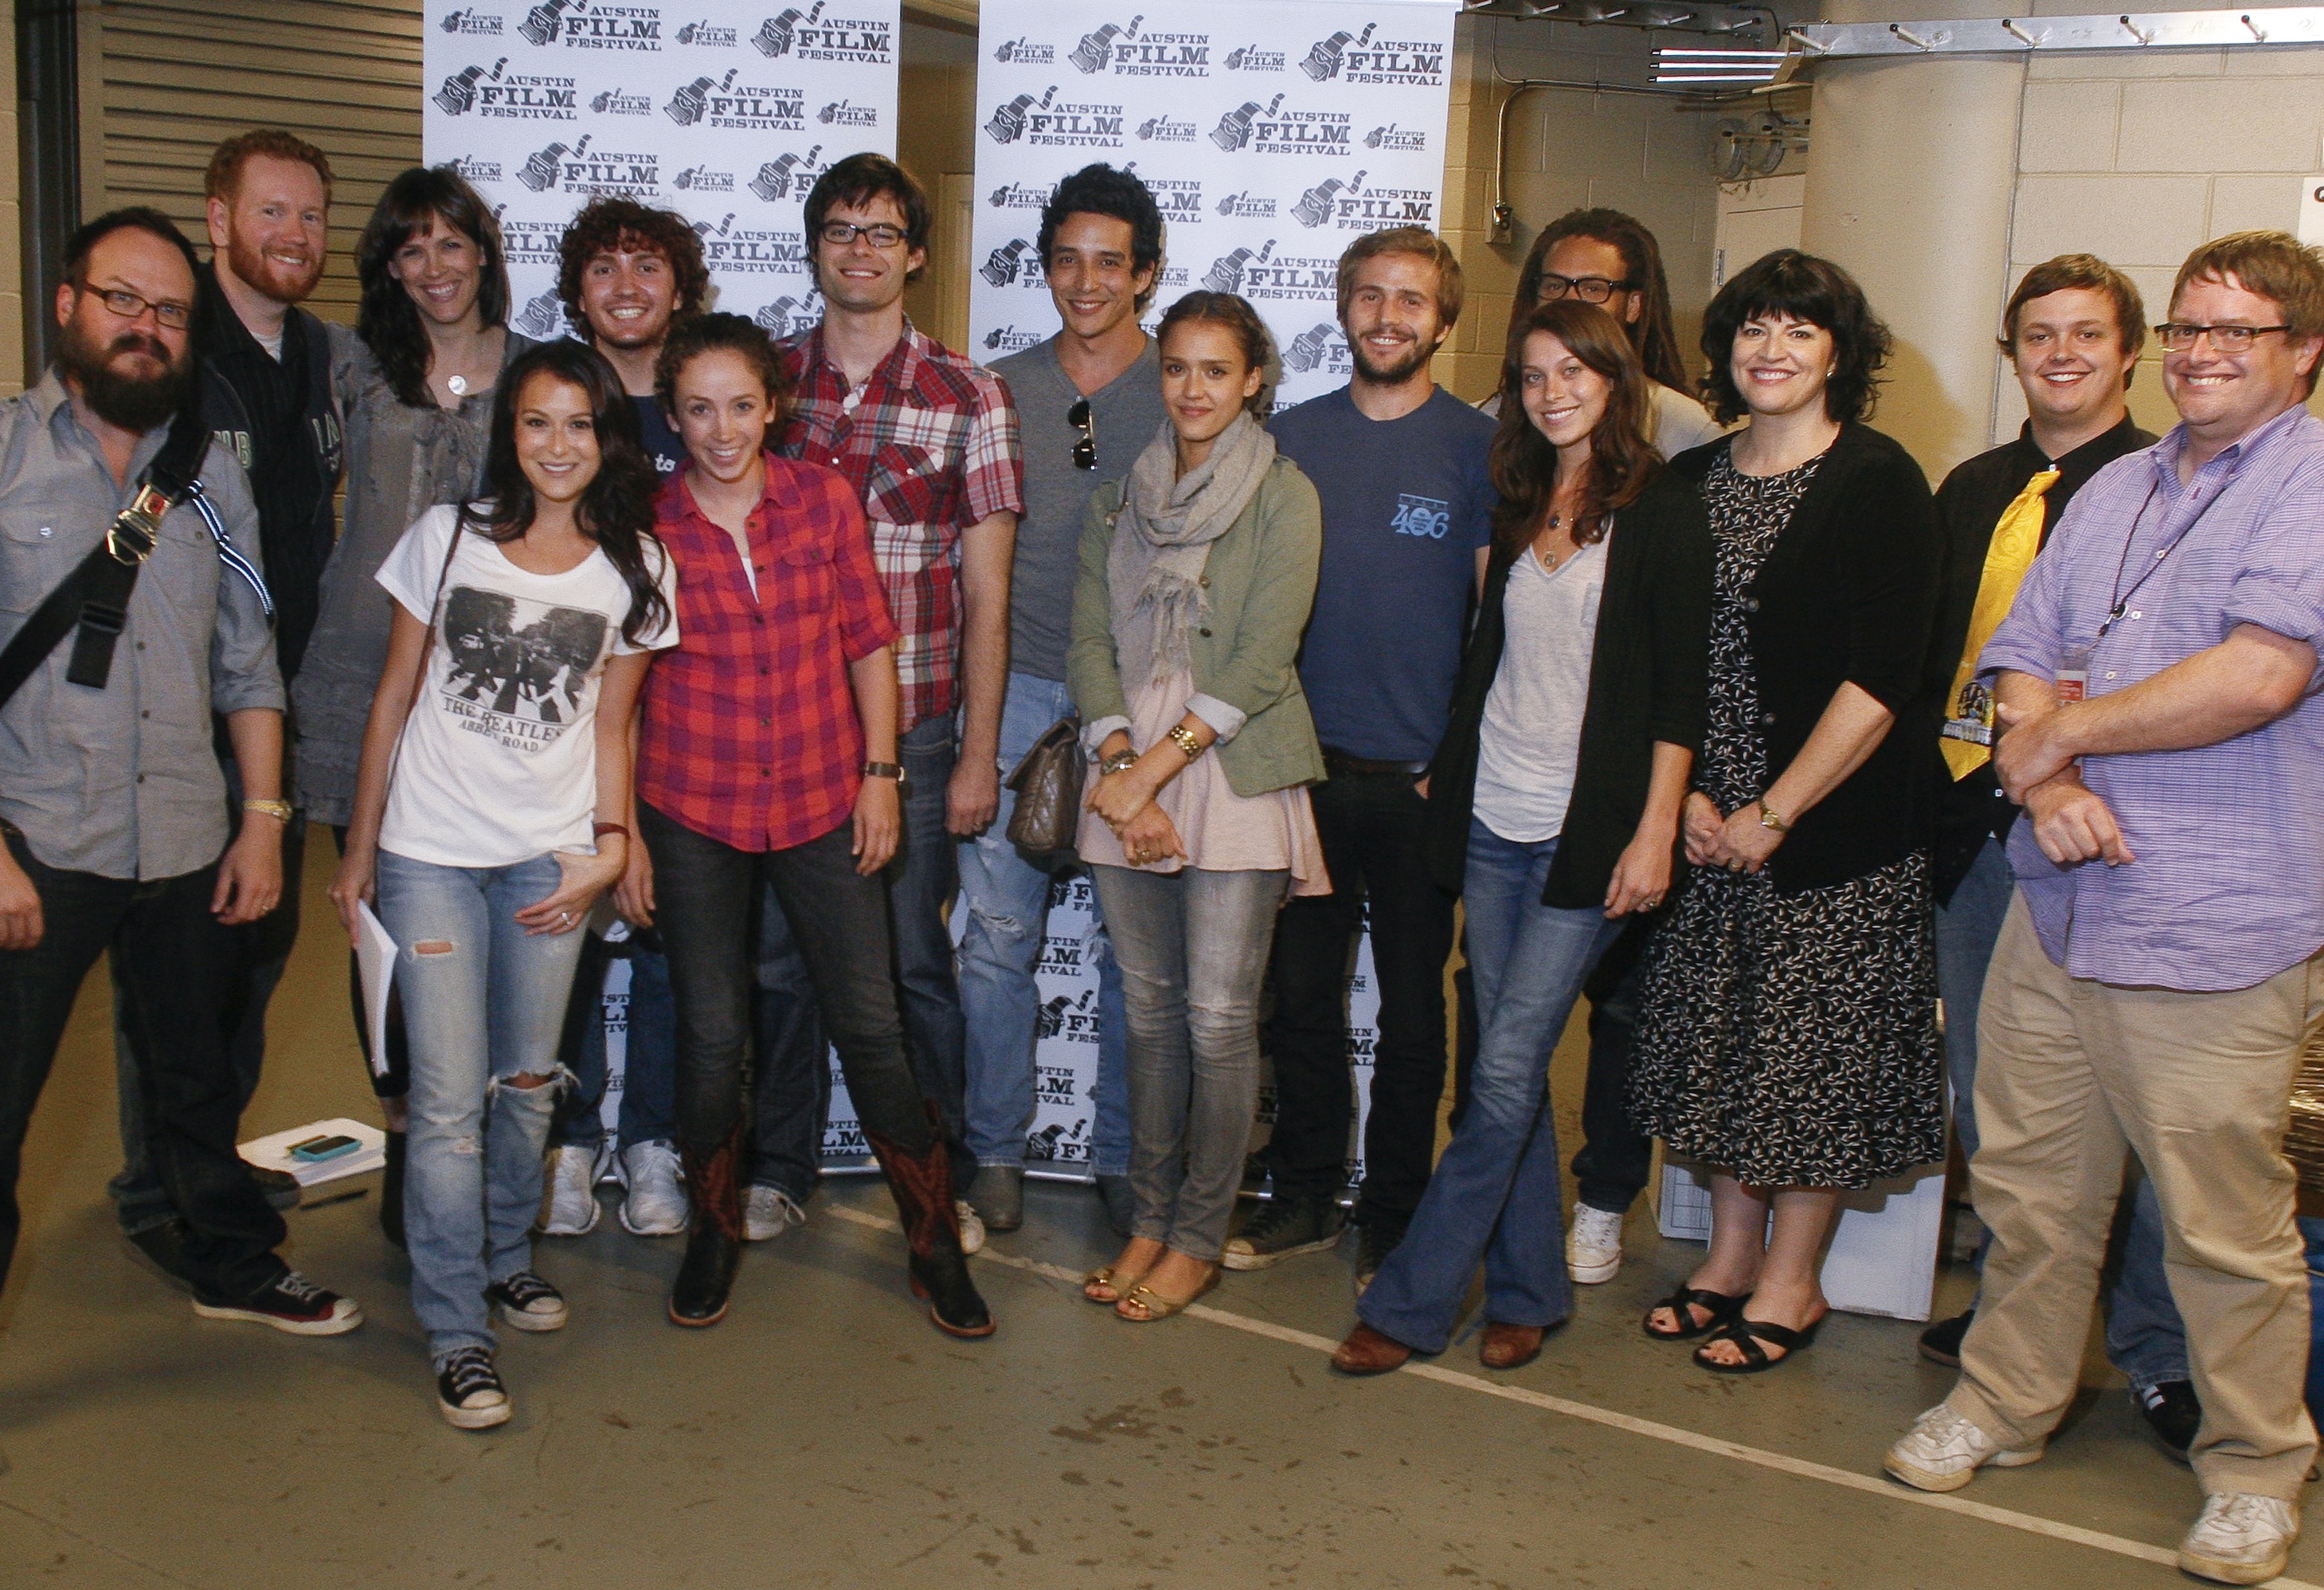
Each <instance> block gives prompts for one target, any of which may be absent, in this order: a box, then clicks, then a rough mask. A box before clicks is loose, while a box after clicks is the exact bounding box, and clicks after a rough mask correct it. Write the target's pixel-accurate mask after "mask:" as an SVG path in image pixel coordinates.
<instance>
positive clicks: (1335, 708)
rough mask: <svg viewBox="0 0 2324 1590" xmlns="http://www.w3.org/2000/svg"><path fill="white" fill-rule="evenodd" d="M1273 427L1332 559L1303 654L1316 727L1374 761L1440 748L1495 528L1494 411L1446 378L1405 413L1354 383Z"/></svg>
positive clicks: (1326, 560)
mask: <svg viewBox="0 0 2324 1590" xmlns="http://www.w3.org/2000/svg"><path fill="white" fill-rule="evenodd" d="M1268 430H1270V431H1272V432H1273V433H1274V436H1275V444H1276V447H1277V448H1278V449H1279V450H1280V451H1281V452H1282V453H1283V454H1284V455H1285V456H1286V457H1287V458H1290V459H1291V461H1292V462H1293V463H1295V464H1296V465H1298V466H1299V467H1300V469H1301V470H1302V471H1303V472H1304V473H1305V475H1306V476H1307V478H1308V479H1309V480H1311V481H1313V482H1314V485H1315V492H1316V495H1318V496H1320V497H1322V498H1323V571H1322V574H1321V576H1320V577H1319V578H1318V579H1317V582H1316V586H1315V611H1314V616H1313V617H1312V618H1310V619H1309V620H1308V622H1307V639H1306V642H1305V645H1304V646H1302V648H1301V649H1300V653H1299V682H1300V683H1301V685H1303V686H1304V687H1305V689H1306V692H1307V706H1308V708H1309V710H1310V711H1312V712H1313V713H1314V716H1315V733H1316V735H1317V736H1318V737H1319V738H1320V739H1322V741H1323V744H1325V745H1327V746H1329V747H1330V748H1331V749H1333V750H1334V751H1342V752H1345V753H1347V754H1349V755H1351V756H1361V757H1366V758H1369V759H1370V760H1373V761H1379V762H1425V761H1427V760H1428V759H1429V758H1430V757H1432V756H1434V755H1435V754H1436V743H1437V741H1439V740H1440V739H1442V738H1443V735H1444V725H1445V719H1446V716H1447V715H1448V714H1449V713H1450V712H1451V710H1452V686H1453V684H1454V682H1455V681H1456V680H1457V679H1459V677H1460V673H1461V642H1462V628H1461V625H1462V618H1463V617H1464V616H1465V615H1466V614H1467V611H1468V602H1469V595H1470V593H1471V591H1472V590H1474V589H1475V588H1476V583H1477V549H1478V548H1480V547H1482V546H1484V545H1486V544H1487V543H1488V542H1489V541H1490V540H1491V539H1492V523H1491V514H1492V511H1493V488H1492V484H1491V482H1490V480H1489V478H1488V477H1487V476H1486V471H1485V455H1486V453H1487V451H1488V449H1489V448H1490V447H1491V445H1492V440H1493V421H1490V420H1489V419H1487V418H1486V417H1485V416H1484V415H1482V414H1480V413H1479V412H1477V411H1476V410H1474V409H1472V408H1471V407H1470V406H1469V405H1468V404H1466V403H1464V402H1462V401H1461V400H1460V399H1458V398H1456V397H1454V396H1453V395H1452V393H1448V392H1446V391H1445V390H1444V389H1443V387H1438V388H1437V389H1436V391H1435V392H1434V393H1431V394H1430V396H1429V399H1428V401H1427V402H1425V403H1423V404H1421V405H1420V407H1418V408H1416V409H1415V410H1414V411H1412V412H1411V413H1409V414H1406V415H1405V416H1404V417H1403V418H1401V419H1398V420H1387V421H1380V420H1368V419H1366V418H1365V417H1364V415H1363V413H1362V411H1360V410H1359V409H1358V408H1357V407H1356V405H1355V402H1354V400H1352V399H1351V398H1350V397H1349V395H1348V389H1347V388H1346V387H1344V386H1343V387H1342V388H1341V389H1340V390H1339V391H1337V392H1333V393H1325V394H1324V395H1323V396H1322V397H1319V398H1312V399H1310V400H1309V401H1307V402H1304V403H1302V404H1300V405H1299V406H1298V407H1297V408H1296V409H1293V410H1290V411H1288V412H1286V413H1283V414H1278V415H1277V416H1276V418H1275V419H1274V421H1272V422H1270V423H1269V425H1268Z"/></svg>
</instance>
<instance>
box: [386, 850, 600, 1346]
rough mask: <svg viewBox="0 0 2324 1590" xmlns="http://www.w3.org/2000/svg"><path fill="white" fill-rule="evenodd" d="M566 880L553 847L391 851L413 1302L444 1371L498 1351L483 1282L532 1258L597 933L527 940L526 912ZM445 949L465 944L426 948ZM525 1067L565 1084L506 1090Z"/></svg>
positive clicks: (389, 924) (390, 907)
mask: <svg viewBox="0 0 2324 1590" xmlns="http://www.w3.org/2000/svg"><path fill="white" fill-rule="evenodd" d="M557 883H558V864H557V857H556V856H555V855H548V854H544V855H536V856H534V857H533V858H532V859H531V860H530V861H521V862H517V863H515V864H512V865H509V866H503V867H447V866H438V865H436V864H432V863H429V862H424V861H413V860H412V859H411V858H410V857H409V856H402V855H392V854H391V853H390V852H387V851H382V852H380V856H379V920H380V921H381V923H382V924H383V925H384V926H385V927H386V929H387V930H388V932H389V933H390V934H391V935H392V936H393V938H394V939H395V943H396V950H397V954H396V957H395V979H396V984H397V985H398V987H399V988H401V991H402V1000H403V1026H404V1031H405V1034H406V1035H407V1037H408V1038H409V1039H410V1045H411V1092H410V1095H409V1096H410V1106H411V1127H410V1132H411V1135H410V1160H409V1163H408V1167H407V1169H406V1171H405V1181H404V1194H403V1229H404V1234H405V1237H406V1239H407V1241H408V1243H409V1244H410V1255H411V1308H412V1311H413V1312H414V1313H415V1314H417V1315H419V1316H420V1325H421V1326H422V1327H425V1328H426V1330H427V1332H428V1352H429V1356H430V1357H431V1358H433V1359H434V1360H435V1361H436V1362H437V1363H438V1364H440V1363H442V1362H443V1360H444V1358H445V1357H446V1355H447V1354H450V1353H451V1352H452V1351H453V1350H454V1349H456V1348H459V1347H489V1346H491V1345H493V1332H492V1327H491V1325H490V1323H489V1315H488V1310H487V1308H486V1307H485V1304H484V1288H485V1287H487V1286H489V1285H491V1284H492V1283H493V1282H494V1281H501V1280H507V1279H508V1278H509V1277H510V1276H512V1275H514V1274H516V1273H517V1272H518V1271H523V1270H529V1269H530V1268H531V1267H532V1236H531V1232H532V1222H533V1217H534V1216H536V1215H538V1214H539V1212H540V1183H541V1169H542V1156H543V1154H544V1153H545V1152H546V1151H547V1148H548V1144H549V1116H550V1115H551V1114H553V1113H554V1112H555V1110H556V1107H557V1084H558V1082H561V1081H564V1080H567V1079H568V1074H567V1073H566V1072H565V1071H564V1070H563V1068H561V1067H559V1065H558V1060H557V1040H558V1031H559V1029H560V1028H562V1026H563V1025H564V1021H565V1004H566V999H567V995H569V994H571V993H572V991H573V968H574V966H575V965H576V963H577V962H578V961H579V959H580V957H581V940H582V938H583V935H584V933H586V929H576V930H575V931H573V932H570V933H542V934H529V933H527V932H526V931H525V930H524V927H523V925H522V924H521V923H520V922H519V921H517V920H516V913H517V912H518V911H521V910H522V909H523V908H524V907H526V906H528V905H530V904H532V903H533V902H534V901H537V900H540V899H543V898H545V897H546V896H548V895H549V894H550V893H552V892H555V890H556V888H557ZM439 943H440V944H447V945H449V946H450V947H451V948H448V949H447V950H443V951H432V950H429V951H422V950H420V949H419V948H417V947H418V946H420V945H429V946H433V945H436V944H439ZM524 1075H530V1076H534V1077H549V1078H552V1079H553V1080H552V1081H550V1082H549V1083H545V1084H543V1085H541V1086H537V1087H512V1086H506V1084H507V1082H508V1079H509V1078H511V1077H518V1076H524Z"/></svg>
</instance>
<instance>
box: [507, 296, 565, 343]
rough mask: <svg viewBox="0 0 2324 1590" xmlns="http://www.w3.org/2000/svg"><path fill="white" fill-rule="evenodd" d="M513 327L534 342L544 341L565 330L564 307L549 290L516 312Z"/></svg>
mask: <svg viewBox="0 0 2324 1590" xmlns="http://www.w3.org/2000/svg"><path fill="white" fill-rule="evenodd" d="M515 326H516V328H517V329H518V330H519V331H521V332H523V333H524V334H525V335H526V336H527V337H531V338H532V339H533V340H534V341H536V342H539V341H545V340H546V339H548V338H549V337H556V336H559V335H561V334H562V333H563V332H564V330H565V305H564V302H563V301H562V300H559V299H558V296H557V289H555V288H554V287H552V288H550V289H549V291H546V292H543V293H541V294H540V295H539V297H537V298H535V299H534V300H532V301H531V302H530V303H528V304H526V305H525V306H524V308H523V309H521V310H518V311H517V315H516V319H515Z"/></svg>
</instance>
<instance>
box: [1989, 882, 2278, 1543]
mask: <svg viewBox="0 0 2324 1590" xmlns="http://www.w3.org/2000/svg"><path fill="white" fill-rule="evenodd" d="M2319 970H2324V957H2319V959H2317V960H2314V961H2310V962H2306V963H2303V964H2301V965H2300V966H2292V967H2291V968H2289V969H2288V970H2285V971H2282V972H2279V973H2278V974H2276V975H2274V976H2273V977H2271V978H2269V979H2268V980H2267V981H2266V982H2264V983H2262V984H2260V985H2257V986H2256V987H2252V988H2245V989H2238V990H2236V991H2235V992H2233V993H2227V994H2186V993H2181V992H2179V991H2177V990H2173V989H2167V988H2123V987H2116V986H2114V985H2109V984H2104V983H2097V982H2091V981H2089V980H2087V979H2083V978H2078V977H2070V976H2069V975H2067V974H2066V973H2065V972H2064V970H2063V969H2061V968H2060V967H2058V966H2052V964H2051V963H2050V959H2049V957H2047V956H2045V955H2043V953H2042V946H2041V943H2040V941H2039V940H2038V939H2037V938H2035V937H2034V932H2033V918H2032V916H2031V914H2030V913H2029V912H2028V911H2027V910H2026V907H2025V901H2024V896H2023V895H2022V894H2021V895H2019V896H2018V897H2017V898H2016V899H2015V900H2013V901H2011V902H2010V906H2009V916H2008V920H2006V922H2005V923H2004V924H2003V927H2002V929H2001V938H2000V941H1999V943H1998V944H1997V946H1996V947H1995V949H1994V954H1993V964H1992V966H1991V968H1990V970H1988V971H1987V974H1986V981H1985V997H1984V1007H1983V1009H1982V1011H1981V1012H1979V1018H1978V1030H1977V1038H1978V1072H1977V1126H1978V1139H1979V1146H1978V1153H1977V1158H1976V1159H1975V1160H1973V1161H1972V1162H1971V1164H1970V1167H1969V1169H1970V1176H1971V1180H1972V1185H1973V1187H1974V1189H1975V1193H1976V1199H1977V1212H1978V1215H1979V1216H1981V1217H1982V1218H1983V1219H1984V1221H1985V1223H1986V1225H1987V1226H1988V1227H1990V1228H1991V1229H1992V1232H1993V1248H1992V1252H1991V1253H1989V1254H1988V1255H1987V1259H1986V1264H1985V1287H1984V1292H1983V1295H1982V1297H1981V1299H1979V1301H1978V1310H1977V1320H1976V1323H1975V1324H1974V1325H1973V1326H1971V1327H1970V1329H1969V1336H1968V1339H1967V1340H1965V1341H1964V1342H1963V1343H1962V1344H1961V1376H1960V1383H1959V1384H1957V1385H1956V1386H1955V1387H1954V1388H1953V1391H1952V1395H1951V1396H1950V1398H1949V1399H1948V1400H1949V1401H1950V1404H1951V1405H1952V1408H1953V1410H1954V1411H1955V1412H1957V1413H1959V1414H1960V1415H1961V1417H1963V1418H1964V1419H1969V1421H1970V1422H1971V1423H1973V1424H1975V1425H1977V1426H1978V1428H1981V1429H1983V1430H1984V1431H1985V1432H1986V1433H1987V1435H1989V1436H1992V1437H1995V1438H1996V1439H1997V1440H1999V1441H2000V1442H2001V1443H2002V1444H2003V1445H2004V1446H2005V1447H2012V1448H2022V1447H2032V1446H2034V1445H2036V1444H2037V1443H2039V1442H2040V1441H2042V1440H2043V1439H2044V1438H2046V1437H2048V1435H2049V1434H2050V1431H2051V1429H2052V1428H2053V1427H2054V1426H2055V1425H2056V1424H2057V1422H2058V1419H2059V1417H2060V1416H2061V1414H2063V1413H2064V1412H2065V1410H2066V1406H2067V1404H2068V1403H2069V1402H2070V1400H2072V1398H2073V1395H2074V1391H2075V1389H2076V1387H2077V1385H2078V1384H2079V1382H2080V1376H2081V1365H2082V1350H2083V1344H2084V1342H2085V1341H2086V1340H2087V1339H2088V1336H2089V1321H2090V1309H2091V1307H2092V1305H2093V1304H2094V1303H2095V1302H2096V1300H2097V1292H2098V1268H2099V1265H2100V1263H2101V1262H2103V1260H2104V1258H2105V1255H2106V1243H2107V1228H2108V1226H2109V1225H2110V1224H2111V1222H2112V1219H2113V1216H2114V1207H2115V1202H2116V1198H2118V1197H2120V1196H2121V1191H2122V1176H2123V1162H2124V1154H2125V1152H2126V1150H2127V1151H2135V1152H2136V1153H2137V1155H2138V1157H2139V1160H2140V1162H2141V1163H2143V1164H2144V1166H2145V1168H2146V1173H2147V1175H2148V1176H2149V1177H2150V1178H2151V1179H2153V1183H2154V1190H2155V1194H2156V1197H2157V1198H2158V1200H2159V1201H2160V1203H2161V1205H2162V1208H2163V1228H2164V1233H2165V1240H2164V1248H2163V1263H2164V1269H2165V1271H2166V1272H2167V1273H2168V1275H2169V1277H2170V1280H2171V1296H2172V1299H2173V1300H2174V1301H2175V1302H2176V1303H2177V1304H2178V1306H2179V1311H2180V1313H2181V1315H2182V1316H2184V1317H2185V1318H2186V1322H2187V1345H2188V1358H2189V1363H2190V1365H2191V1367H2192V1369H2193V1371H2194V1376H2195V1391H2196V1394H2197V1395H2198V1396H2199V1397H2200V1398H2201V1399H2202V1403H2203V1428H2202V1430H2201V1432H2200V1433H2199V1435H2198V1436H2197V1437H2196V1438H2195V1445H2194V1448H2193V1450H2192V1453H2191V1455H2190V1456H2191V1457H2192V1460H2193V1464H2194V1468H2195V1474H2196V1476H2197V1478H2198V1479H2199V1480H2200V1481H2201V1482H2202V1485H2203V1489H2204V1491H2205V1492H2206V1493H2226V1492H2237V1491H2242V1492H2250V1493H2255V1494H2257V1495H2263V1496H2273V1497H2276V1498H2279V1499H2281V1500H2282V1501H2286V1502H2295V1503H2296V1502H2298V1501H2299V1499H2300V1494H2301V1483H2302V1481H2303V1479H2304V1478H2305V1476H2306V1474H2307V1473H2308V1465H2309V1464H2310V1460H2311V1459H2312V1458H2313V1457H2314V1456H2315V1455H2316V1431H2315V1428H2314V1427H2313V1426H2312V1425H2311V1424H2310V1422H2309V1418H2308V1412H2307V1410H2306V1408H2305V1407H2304V1405H2303V1404H2302V1402H2301V1384H2302V1382H2303V1381H2304V1379H2305V1377H2306V1373H2307V1364H2308V1275H2307V1268H2306V1265H2305V1262H2304V1261H2303V1258H2302V1253H2301V1240H2300V1234H2299V1232H2298V1230H2297V1229H2296V1228H2295V1227H2294V1226H2293V1225H2292V1188H2293V1178H2292V1167H2291V1166H2290V1165H2289V1164H2287V1163H2286V1162H2285V1160H2284V1159H2283V1156H2282V1153H2281V1152H2280V1151H2279V1150H2280V1148H2281V1145H2282V1142H2283V1133H2284V1127H2285V1123H2286V1117H2287V1115H2288V1114H2289V1110H2290V1103H2291V1097H2292V1072H2293V1069H2294V1067H2295V1065H2296V1063H2297V1059H2298V1054H2299V1048H2300V1043H2301V1038H2302V1037H2303V1036H2304V1034H2305V1032H2306V1031H2307V1029H2308V1026H2309V1024H2310V1022H2311V1021H2315V1020H2317V1019H2318V1017H2319V1013H2324V1003H2319V1002H2320V1001H2324V976H2313V975H2311V974H2312V973H2314V972H2317V971H2319Z"/></svg>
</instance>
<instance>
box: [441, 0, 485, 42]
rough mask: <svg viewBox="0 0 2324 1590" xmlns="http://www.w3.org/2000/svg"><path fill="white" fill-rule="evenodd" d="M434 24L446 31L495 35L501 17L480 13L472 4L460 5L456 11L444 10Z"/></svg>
mask: <svg viewBox="0 0 2324 1590" xmlns="http://www.w3.org/2000/svg"><path fill="white" fill-rule="evenodd" d="M436 25H437V26H438V27H439V28H441V29H443V30H444V31H445V32H447V33H489V34H492V35H493V36H495V37H497V36H498V35H499V33H500V31H501V19H500V18H499V17H497V16H484V15H482V14H479V13H478V12H477V11H476V10H475V8H474V7H472V6H462V7H461V8H460V9H459V10H457V11H447V12H446V13H445V14H443V16H442V17H441V18H440V19H439V20H438V22H437V23H436Z"/></svg>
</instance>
